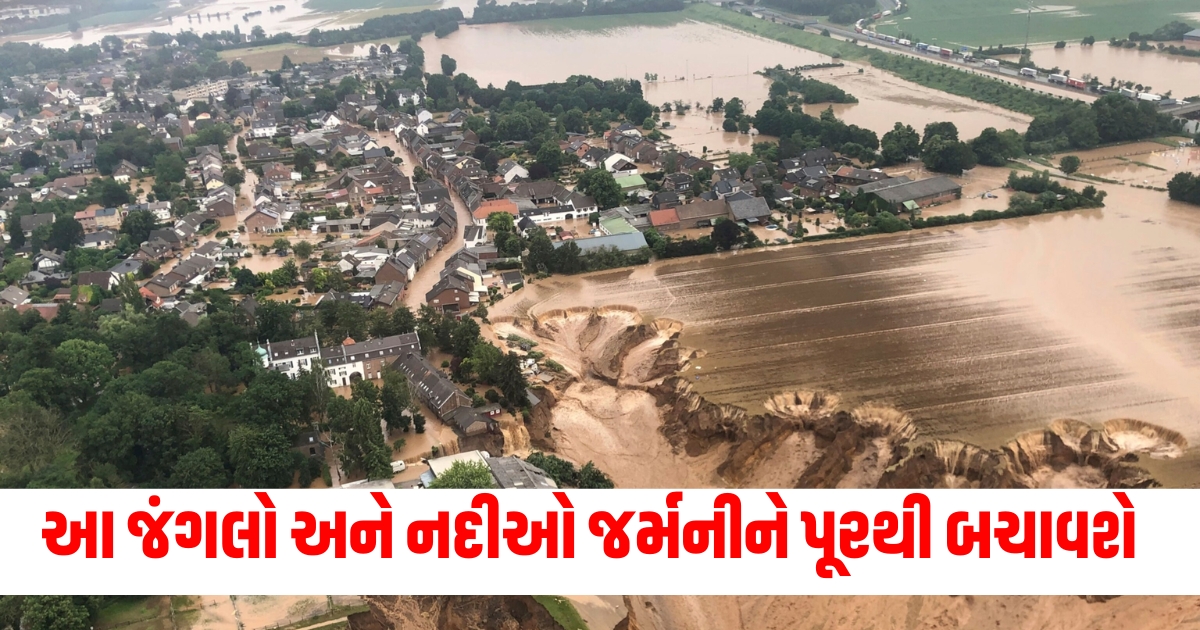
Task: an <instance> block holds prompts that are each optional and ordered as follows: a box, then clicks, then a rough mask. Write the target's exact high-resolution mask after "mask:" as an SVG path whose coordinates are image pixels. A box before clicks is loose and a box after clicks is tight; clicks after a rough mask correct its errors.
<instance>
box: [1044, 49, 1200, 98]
mask: <svg viewBox="0 0 1200 630" xmlns="http://www.w3.org/2000/svg"><path fill="white" fill-rule="evenodd" d="M1031 48H1032V50H1033V61H1034V62H1036V63H1037V65H1038V66H1040V67H1043V68H1052V67H1054V66H1058V67H1059V68H1062V69H1064V70H1070V71H1071V76H1074V77H1081V76H1083V75H1085V74H1090V75H1092V76H1095V77H1096V78H1098V79H1100V82H1101V83H1104V84H1105V85H1107V84H1108V82H1109V79H1110V78H1112V77H1116V78H1117V79H1118V80H1120V81H1133V82H1134V83H1141V84H1142V85H1149V86H1150V87H1151V88H1153V89H1152V91H1153V92H1155V93H1158V94H1164V93H1166V92H1168V91H1169V92H1171V94H1172V96H1175V97H1178V98H1184V97H1189V96H1195V95H1197V94H1200V58H1197V57H1183V56H1180V55H1169V54H1166V53H1160V52H1158V51H1146V52H1138V51H1137V49H1130V48H1115V47H1112V46H1109V45H1108V42H1097V43H1096V45H1095V46H1080V45H1079V44H1078V43H1071V44H1068V45H1067V47H1066V48H1062V49H1058V50H1055V49H1054V46H1053V45H1052V44H1051V45H1048V46H1033V47H1031Z"/></svg>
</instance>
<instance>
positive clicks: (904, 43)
mask: <svg viewBox="0 0 1200 630" xmlns="http://www.w3.org/2000/svg"><path fill="white" fill-rule="evenodd" d="M896 43H897V44H900V45H901V46H912V41H910V40H907V39H898V40H896Z"/></svg>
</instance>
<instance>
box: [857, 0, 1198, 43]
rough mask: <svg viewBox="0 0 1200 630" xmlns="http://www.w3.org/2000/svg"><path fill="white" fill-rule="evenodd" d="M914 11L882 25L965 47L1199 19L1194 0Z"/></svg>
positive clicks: (914, 5) (955, 3)
mask: <svg viewBox="0 0 1200 630" xmlns="http://www.w3.org/2000/svg"><path fill="white" fill-rule="evenodd" d="M908 6H909V10H908V12H907V13H904V14H903V15H901V16H898V17H891V18H888V19H885V20H883V21H882V22H880V23H879V24H878V25H877V30H879V31H880V32H883V33H890V34H893V35H900V33H906V34H911V35H913V36H914V37H916V38H919V39H921V40H922V41H927V42H932V43H939V44H943V43H944V44H954V45H965V46H972V47H974V46H980V45H983V46H991V45H995V44H1010V45H1011V44H1018V45H1019V44H1023V43H1024V42H1025V32H1026V24H1027V23H1028V25H1029V41H1030V42H1031V43H1033V42H1054V41H1057V40H1068V41H1070V40H1079V39H1082V38H1084V37H1086V36H1088V35H1093V36H1095V37H1096V39H1098V40H1107V39H1108V38H1110V37H1126V36H1128V35H1129V32H1130V31H1139V32H1150V31H1153V30H1154V29H1156V28H1158V27H1160V26H1162V25H1164V24H1166V23H1168V22H1171V21H1172V20H1181V21H1184V22H1189V23H1192V24H1195V23H1196V22H1197V21H1200V13H1198V11H1200V5H1197V3H1196V2H1195V0H1154V1H1153V2H1149V1H1147V0H1076V1H1075V2H1074V3H1073V4H1071V5H1065V4H1063V5H1049V4H1046V5H1040V6H1038V5H1036V4H1035V5H1034V7H1033V12H1032V15H1029V16H1027V15H1026V8H1027V7H1028V4H1027V3H1026V2H1024V1H1023V0H911V1H910V2H909V5H908Z"/></svg>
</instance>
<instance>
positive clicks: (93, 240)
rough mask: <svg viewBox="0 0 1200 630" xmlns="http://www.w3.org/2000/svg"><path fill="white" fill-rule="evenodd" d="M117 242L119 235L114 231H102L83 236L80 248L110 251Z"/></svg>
mask: <svg viewBox="0 0 1200 630" xmlns="http://www.w3.org/2000/svg"><path fill="white" fill-rule="evenodd" d="M116 242H117V235H116V234H115V233H114V232H113V231H112V230H100V231H99V232H92V233H91V234H85V235H84V236H83V243H82V244H81V245H80V247H83V248H84V249H108V248H109V247H112V246H113V245H115V244H116Z"/></svg>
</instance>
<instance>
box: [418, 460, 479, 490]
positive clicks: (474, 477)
mask: <svg viewBox="0 0 1200 630" xmlns="http://www.w3.org/2000/svg"><path fill="white" fill-rule="evenodd" d="M426 487H427V488H431V489H435V490H443V489H447V488H462V489H468V490H487V489H488V488H494V487H496V484H495V481H494V480H493V479H492V470H491V469H490V468H488V465H487V464H484V463H482V462H454V463H453V464H451V465H450V468H449V469H447V470H446V471H445V472H443V473H442V474H440V475H438V476H437V478H436V479H434V480H433V481H432V482H430V484H429V485H428V486H426Z"/></svg>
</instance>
